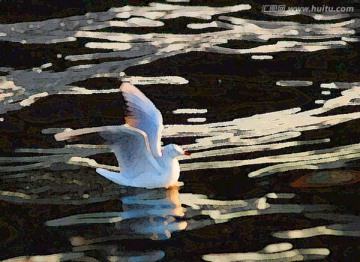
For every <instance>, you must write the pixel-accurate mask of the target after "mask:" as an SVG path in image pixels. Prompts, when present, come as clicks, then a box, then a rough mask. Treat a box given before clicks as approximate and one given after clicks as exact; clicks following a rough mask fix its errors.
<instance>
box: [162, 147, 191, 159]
mask: <svg viewBox="0 0 360 262" xmlns="http://www.w3.org/2000/svg"><path fill="white" fill-rule="evenodd" d="M163 155H164V156H167V157H170V158H175V157H178V156H181V155H186V156H189V155H190V153H189V152H187V151H184V150H183V149H182V148H181V147H180V146H178V145H175V144H170V145H167V146H165V147H164V149H163Z"/></svg>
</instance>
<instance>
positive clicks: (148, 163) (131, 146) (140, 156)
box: [100, 125, 161, 179]
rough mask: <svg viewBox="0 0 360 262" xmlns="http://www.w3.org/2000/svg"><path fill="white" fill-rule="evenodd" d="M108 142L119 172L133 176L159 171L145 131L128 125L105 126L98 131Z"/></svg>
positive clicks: (128, 176) (129, 176)
mask: <svg viewBox="0 0 360 262" xmlns="http://www.w3.org/2000/svg"><path fill="white" fill-rule="evenodd" d="M100 134H101V136H102V137H103V138H105V139H106V140H107V141H108V142H109V144H110V148H111V150H112V151H113V152H114V153H115V156H116V158H117V160H118V162H119V166H120V169H121V170H120V171H121V173H124V174H126V176H127V178H128V179H129V178H133V177H136V176H137V175H140V174H142V173H145V172H149V171H151V170H154V169H155V170H157V171H158V172H159V173H161V168H160V166H159V164H158V163H157V161H156V160H155V158H154V157H153V156H152V154H151V152H150V148H149V143H148V138H147V135H146V134H145V132H143V131H141V130H139V129H136V128H133V127H131V126H129V125H123V126H107V127H104V130H103V131H102V132H101V133H100Z"/></svg>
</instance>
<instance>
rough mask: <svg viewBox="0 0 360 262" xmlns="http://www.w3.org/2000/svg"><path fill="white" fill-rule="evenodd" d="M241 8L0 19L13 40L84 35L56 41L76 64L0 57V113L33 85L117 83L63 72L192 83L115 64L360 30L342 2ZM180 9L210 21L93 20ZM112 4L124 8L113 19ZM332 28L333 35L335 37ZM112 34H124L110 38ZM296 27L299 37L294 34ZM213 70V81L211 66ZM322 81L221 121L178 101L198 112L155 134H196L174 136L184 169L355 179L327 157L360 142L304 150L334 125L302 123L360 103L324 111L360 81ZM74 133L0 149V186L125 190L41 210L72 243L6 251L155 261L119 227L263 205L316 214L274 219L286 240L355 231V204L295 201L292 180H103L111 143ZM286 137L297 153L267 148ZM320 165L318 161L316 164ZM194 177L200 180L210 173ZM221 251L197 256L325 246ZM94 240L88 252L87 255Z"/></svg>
mask: <svg viewBox="0 0 360 262" xmlns="http://www.w3.org/2000/svg"><path fill="white" fill-rule="evenodd" d="M168 2H180V1H168ZM183 2H184V1H183ZM185 2H186V1H185ZM249 8H251V6H250V5H236V6H230V7H224V8H216V7H215V8H210V7H193V6H188V7H186V6H171V5H161V4H151V5H150V6H144V7H141V8H140V7H124V8H112V9H110V10H108V11H107V12H102V13H89V14H87V15H85V16H78V17H67V18H60V19H55V20H53V19H51V20H47V21H43V22H26V23H16V24H11V25H0V31H3V33H1V32H0V41H10V42H16V43H17V42H20V43H21V44H22V45H25V44H26V43H41V44H49V43H52V44H53V43H65V42H67V41H79V39H81V40H84V39H87V40H86V41H85V42H86V43H85V45H84V48H85V50H86V53H85V54H84V53H81V54H77V53H75V54H70V55H65V54H64V56H63V55H62V54H57V58H59V59H60V58H62V57H63V59H64V60H66V61H68V62H77V63H78V65H76V66H69V67H67V68H61V69H60V70H59V71H54V70H53V68H54V66H55V65H56V62H54V63H50V62H47V63H45V64H43V65H42V66H39V67H34V68H29V69H25V70H23V69H21V70H19V69H16V68H0V71H2V72H4V76H1V77H0V102H1V103H2V104H1V107H0V113H6V112H9V111H13V110H17V109H21V108H22V107H27V106H30V107H31V106H33V104H36V101H37V100H38V99H39V98H44V99H46V97H47V96H49V95H56V94H72V95H81V96H85V95H95V94H104V93H105V94H107V93H114V92H118V91H119V90H118V88H116V87H114V88H112V89H99V90H93V89H86V88H83V87H78V86H73V84H74V83H75V82H77V81H80V80H85V79H91V78H97V77H104V78H116V79H120V80H123V81H125V80H126V81H131V82H132V83H133V84H135V85H156V84H168V85H170V84H173V85H178V88H179V89H180V88H183V87H184V86H185V85H191V82H190V81H189V80H188V79H185V78H183V77H180V76H176V72H174V74H172V76H171V75H170V76H147V77H144V76H127V75H125V73H124V72H123V71H124V70H125V69H127V68H129V67H131V66H137V65H141V64H147V63H150V62H152V61H156V60H159V59H161V58H169V57H171V56H175V55H179V54H180V55H181V54H187V53H189V52H192V51H201V52H214V53H218V54H225V55H226V54H227V55H229V54H231V55H241V54H249V55H252V56H251V57H252V59H255V60H263V59H265V60H266V59H268V60H269V59H270V60H271V61H274V60H276V59H277V55H278V54H279V53H280V52H283V51H292V52H316V51H318V50H324V49H333V48H346V47H347V46H348V45H349V43H353V42H356V41H358V40H359V39H358V37H357V36H355V29H358V27H359V21H358V19H352V18H351V17H352V15H350V14H337V15H336V16H333V15H332V16H328V15H319V14H316V15H314V14H312V13H306V14H304V15H306V16H311V17H314V18H315V20H318V19H320V20H321V19H325V20H331V19H335V18H336V19H337V18H343V19H344V21H340V22H338V21H329V22H328V23H317V21H313V22H311V23H306V24H302V23H298V22H289V21H286V22H285V21H261V20H252V19H242V18H239V17H235V16H234V13H233V14H230V15H231V16H229V14H228V13H229V12H239V13H238V14H236V16H237V15H240V16H241V12H246V10H248V9H249ZM199 10H200V11H199ZM269 14H270V13H269ZM277 14H278V15H291V14H280V13H277ZM214 15H217V16H214ZM270 15H276V14H270ZM131 16H136V17H137V18H134V17H131ZM178 17H185V18H191V17H196V18H198V19H204V20H211V21H210V22H209V23H200V22H197V23H193V22H189V23H188V24H187V25H186V27H187V29H189V30H190V32H191V33H190V34H169V33H160V34H158V33H149V34H133V33H126V34H123V33H121V34H119V33H115V32H99V31H97V30H98V29H105V28H109V27H113V28H116V27H118V28H125V27H126V28H128V27H130V28H131V27H144V26H151V27H162V26H164V25H165V23H164V21H165V20H171V19H174V18H178ZM114 18H117V19H123V20H121V21H118V20H113V19H114ZM34 27H36V28H41V30H43V35H39V34H38V33H36V31H35V30H33V28H34ZM207 28H215V29H216V30H217V31H216V32H213V33H208V32H206V33H204V32H203V31H199V30H203V29H207ZM334 37H336V38H337V40H332V39H331V38H334ZM119 38H121V41H122V42H119ZM338 38H339V39H338ZM279 39H280V40H279ZM294 39H295V40H299V41H294ZM232 40H238V41H240V40H246V41H252V42H256V43H257V44H258V46H257V47H254V48H249V49H241V48H234V47H223V45H224V44H228V43H229V41H232ZM267 40H274V42H273V43H268V42H267ZM300 40H301V41H300ZM310 40H311V41H310ZM87 41H91V42H87ZM105 41H106V42H105ZM94 48H96V49H94ZM99 48H100V49H101V50H100V51H101V52H100V51H99ZM314 56H316V53H315V54H314ZM108 58H111V59H118V61H112V62H109V61H105V60H101V59H108ZM94 59H99V60H100V62H99V63H96V64H93V63H92V60H94ZM256 62H261V61H256ZM177 73H178V72H177ZM281 77H282V76H281ZM281 77H280V78H276V79H275V78H274V79H273V84H274V86H275V85H277V86H281V87H284V88H293V87H301V88H316V87H317V85H318V83H316V82H315V81H313V79H312V78H311V77H310V78H309V79H305V80H304V79H303V80H297V79H293V80H283V79H282V78H281ZM218 81H219V83H221V80H220V79H219V80H218ZM329 81H331V80H329ZM332 81H335V80H332ZM239 88H240V87H239ZM320 88H321V96H320V97H319V99H318V100H314V101H313V103H314V104H317V105H318V107H317V108H316V109H311V110H302V109H300V108H287V109H286V110H282V111H274V112H267V113H264V114H258V115H253V116H250V117H245V118H234V119H233V120H231V121H227V122H217V123H208V122H207V121H208V119H209V118H208V116H207V114H208V111H211V108H206V105H205V106H203V107H199V109H194V108H181V109H177V110H174V111H173V114H174V115H178V114H185V115H186V114H187V115H186V116H187V117H188V119H187V121H188V122H195V124H189V123H187V122H185V123H176V124H175V125H167V126H166V128H165V134H164V135H165V137H166V138H167V139H178V138H193V140H194V142H192V143H188V144H185V145H184V148H185V149H187V150H191V151H194V153H193V154H192V156H191V159H190V160H186V161H183V162H182V167H181V168H182V170H183V171H188V172H186V173H185V172H183V175H184V176H187V175H189V176H191V172H193V171H194V170H206V172H210V171H211V170H212V169H220V168H234V169H237V168H239V167H243V166H244V167H252V168H254V169H255V170H253V171H252V172H250V173H248V174H247V175H248V176H249V177H263V176H270V175H277V174H279V173H283V172H288V171H291V170H294V169H295V170H304V169H309V170H316V171H314V172H313V173H311V174H308V175H306V176H302V177H301V179H299V180H296V181H293V183H292V184H291V185H292V186H293V187H294V188H296V189H298V188H310V187H311V188H326V187H330V186H340V185H346V184H350V183H355V182H357V181H358V179H359V177H360V176H359V175H358V171H344V170H340V169H339V170H337V171H334V170H333V169H338V168H344V167H347V166H348V165H349V162H351V161H356V160H359V158H360V144H349V145H344V146H334V147H331V148H327V149H321V150H312V149H309V150H307V149H306V150H303V148H304V146H311V145H313V146H316V145H324V146H326V145H327V144H328V143H330V142H331V139H330V138H328V137H325V138H321V139H311V140H309V139H303V138H302V135H303V134H304V132H307V131H317V130H324V129H326V128H331V127H334V126H336V125H338V124H343V123H346V122H349V121H351V120H356V119H359V118H360V114H359V113H358V112H355V110H354V111H353V112H351V113H348V114H345V113H341V114H331V113H329V112H330V111H332V110H337V109H340V108H343V107H351V106H359V104H360V102H359V101H360V100H359V97H360V84H359V82H333V83H331V82H330V83H328V82H326V83H320ZM336 90H341V94H339V95H337V96H336V95H335V92H333V91H336ZM329 95H332V96H329ZM333 96H336V97H333ZM322 114H327V115H326V116H324V115H322ZM0 121H1V122H6V121H7V115H4V116H2V117H1V118H0ZM204 122H205V123H204ZM99 128H100V129H101V127H95V128H94V127H91V126H89V127H88V129H83V130H80V131H79V130H71V129H68V128H67V126H63V127H57V128H53V127H52V128H48V129H46V128H45V129H44V130H43V135H44V136H50V135H53V134H55V133H58V137H61V136H62V139H63V140H66V139H67V138H74V137H75V136H76V135H79V133H80V134H81V133H82V134H83V135H86V134H89V133H92V132H94V131H98V130H100V129H99ZM68 142H69V143H68ZM70 143H72V142H71V141H67V142H66V145H65V146H64V147H63V148H47V149H45V148H36V149H35V148H16V151H15V152H16V154H15V155H14V156H11V157H3V156H1V158H0V172H2V174H1V181H3V182H4V184H5V185H4V188H3V187H2V188H1V190H0V199H1V200H4V201H8V202H13V203H17V204H35V205H48V204H51V205H77V206H82V205H93V204H96V203H100V204H102V203H105V202H106V201H109V200H117V199H119V196H120V197H121V202H120V201H119V206H118V208H117V207H116V208H117V209H118V210H119V211H113V212H107V211H106V210H105V211H104V212H97V213H94V212H93V213H91V212H89V213H83V212H80V214H76V215H72V216H66V217H58V218H53V219H52V220H49V221H47V223H46V226H48V227H49V228H54V227H56V228H61V229H63V230H64V232H67V233H68V234H71V236H70V237H69V242H70V243H71V245H72V250H69V253H63V251H61V253H60V252H59V253H58V254H52V255H39V256H32V257H31V258H30V257H20V258H15V259H10V260H7V261H8V262H10V261H11V262H15V261H17V262H18V261H34V262H35V261H73V260H77V261H105V260H108V261H158V260H161V259H162V258H164V257H165V256H166V252H165V250H162V249H161V248H158V249H156V248H148V250H144V252H135V251H132V250H126V249H125V248H121V247H119V246H120V244H119V242H118V241H127V240H131V239H140V240H144V239H145V240H148V241H153V242H156V243H160V242H161V241H164V240H171V239H172V238H173V237H174V236H175V235H176V234H178V235H180V236H184V235H186V232H193V231H195V230H197V229H201V228H204V227H208V228H210V229H213V228H217V225H220V224H225V223H228V222H231V221H234V220H238V221H243V219H246V218H250V217H252V218H255V217H256V218H257V217H261V216H265V217H267V218H268V219H269V221H270V220H271V216H272V215H283V216H286V215H288V216H290V214H293V215H294V214H296V215H297V216H301V217H302V216H303V217H304V218H306V219H307V220H308V221H311V222H312V224H311V226H300V225H296V224H294V225H293V226H292V228H291V229H290V230H280V229H277V228H276V227H273V228H272V232H271V234H270V235H269V238H270V239H271V240H274V241H283V239H287V241H295V240H296V239H309V238H313V237H316V236H323V235H327V236H335V237H346V236H349V237H359V236H360V233H359V232H360V228H359V220H360V219H359V217H358V216H355V215H346V214H340V213H339V212H340V211H338V210H337V209H336V207H335V205H327V204H322V205H320V204H300V203H303V202H302V199H300V201H299V199H297V196H296V195H295V194H294V193H279V192H277V193H268V194H265V195H257V196H256V197H254V198H251V199H237V200H219V199H216V197H210V196H206V195H201V194H197V192H196V190H190V186H187V185H185V186H184V187H183V190H184V191H185V190H187V191H188V193H183V192H179V190H180V191H181V190H182V189H181V188H176V187H174V188H171V189H169V190H165V189H159V190H150V191H149V190H141V189H139V190H129V189H124V188H117V187H116V186H115V185H104V182H103V181H102V180H101V178H100V177H98V176H97V175H96V174H95V172H93V171H94V168H96V167H103V168H107V169H112V168H116V169H117V167H114V166H111V165H110V164H109V163H107V162H106V160H105V161H104V163H103V162H101V161H99V160H95V159H94V158H95V157H96V156H99V155H105V154H108V153H109V149H108V147H107V146H104V145H101V144H100V143H99V144H91V143H90V142H89V143H87V142H84V143H82V144H70ZM289 148H293V149H294V150H299V148H301V150H299V151H296V152H295V153H284V154H278V153H275V152H276V150H282V149H289ZM260 152H267V153H269V152H274V154H271V155H269V154H268V155H266V156H260V157H257V158H245V159H243V158H242V157H241V158H239V159H235V160H224V159H220V157H224V156H228V157H229V156H230V157H233V156H238V155H239V154H244V153H260ZM106 156H108V155H106ZM105 158H107V157H105ZM210 158H212V159H210ZM213 158H215V160H214V159H213ZM209 159H210V160H209ZM183 160H184V159H183ZM320 169H327V170H326V171H318V170H320ZM231 175H233V174H231V173H230V172H229V173H226V176H228V178H229V176H231ZM94 176H96V177H94ZM15 182H16V183H15ZM202 184H203V185H205V186H206V178H205V179H204V181H203V182H202ZM64 188H66V190H64ZM99 189H101V190H102V192H100V190H99ZM189 192H190V193H189ZM270 192H271V191H270ZM240 193H241V192H240ZM240 193H239V194H240ZM299 202H300V203H299ZM330 212H331V213H330ZM91 226H101V227H100V228H102V229H103V228H104V227H111V231H110V233H108V234H107V235H106V234H105V236H99V235H98V234H96V233H94V232H92V231H91V230H86V229H87V228H88V227H91ZM45 231H46V230H44V232H45ZM221 251H222V250H214V252H213V253H211V254H205V255H204V256H203V259H204V260H207V261H247V260H253V261H261V260H265V259H268V260H270V259H271V260H272V261H298V260H312V259H324V258H326V257H327V256H328V255H329V249H328V248H327V247H316V248H315V247H314V248H299V247H295V245H293V243H290V242H289V243H287V242H286V243H285V242H279V243H275V244H269V245H264V248H263V249H261V250H259V251H256V250H253V251H252V252H232V253H220V252H221ZM240 251H241V250H240ZM94 252H95V253H96V252H98V253H97V254H95V255H94V254H93V253H94ZM215 253H220V254H215Z"/></svg>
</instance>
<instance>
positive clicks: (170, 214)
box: [115, 186, 187, 239]
mask: <svg viewBox="0 0 360 262" xmlns="http://www.w3.org/2000/svg"><path fill="white" fill-rule="evenodd" d="M122 202H123V210H124V214H123V215H124V218H126V217H127V218H129V219H127V220H125V221H123V223H118V224H116V226H115V227H116V228H117V229H118V230H120V231H121V232H124V233H127V234H129V233H130V234H140V235H144V236H149V237H150V238H151V239H167V238H170V236H171V233H172V232H176V231H180V230H184V229H185V228H186V227H187V222H186V221H181V220H179V218H182V217H184V216H185V208H183V207H182V206H181V202H180V198H179V187H177V186H174V187H171V188H169V189H167V190H165V189H156V190H151V191H147V192H144V193H140V194H136V195H133V196H126V197H123V198H122Z"/></svg>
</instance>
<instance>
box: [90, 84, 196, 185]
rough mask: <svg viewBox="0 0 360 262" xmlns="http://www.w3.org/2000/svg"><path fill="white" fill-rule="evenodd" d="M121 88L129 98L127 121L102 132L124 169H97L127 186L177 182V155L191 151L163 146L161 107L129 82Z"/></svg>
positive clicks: (174, 146)
mask: <svg viewBox="0 0 360 262" xmlns="http://www.w3.org/2000/svg"><path fill="white" fill-rule="evenodd" d="M120 91H121V92H122V94H123V96H124V98H125V101H126V109H127V110H126V111H127V113H126V114H125V124H124V125H121V126H107V127H104V129H103V131H102V132H101V133H100V135H101V136H102V137H103V138H104V139H106V140H107V141H108V142H109V144H110V148H111V150H112V151H113V152H114V154H115V156H116V158H117V161H118V164H119V166H120V169H121V170H120V172H114V171H110V170H106V169H102V168H97V169H96V172H97V173H99V174H100V175H102V176H104V177H105V178H107V179H109V180H111V181H112V182H115V183H116V184H119V185H124V186H131V187H143V188H147V189H153V188H163V187H165V188H168V187H171V186H176V185H177V183H178V179H179V176H180V166H179V161H178V160H177V157H178V156H180V155H190V153H189V152H186V151H184V150H183V149H182V148H181V147H180V146H178V145H175V144H169V145H166V146H164V147H163V148H161V135H162V131H163V129H164V126H163V118H162V115H161V113H160V111H159V110H158V109H157V108H156V107H155V105H154V104H153V103H152V102H151V101H150V99H148V98H147V97H146V96H145V95H144V94H143V93H142V92H141V91H140V90H139V89H137V88H136V87H135V86H133V85H131V84H130V83H123V84H122V85H121V86H120Z"/></svg>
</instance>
